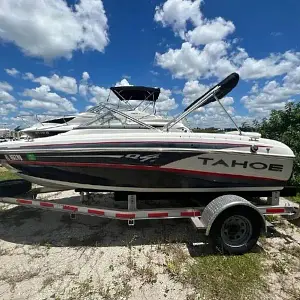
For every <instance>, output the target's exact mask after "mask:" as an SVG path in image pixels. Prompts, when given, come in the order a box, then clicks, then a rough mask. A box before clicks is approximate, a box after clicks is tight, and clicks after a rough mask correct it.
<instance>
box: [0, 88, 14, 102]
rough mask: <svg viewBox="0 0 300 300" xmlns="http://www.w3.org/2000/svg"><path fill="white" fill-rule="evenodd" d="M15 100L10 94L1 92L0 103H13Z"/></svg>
mask: <svg viewBox="0 0 300 300" xmlns="http://www.w3.org/2000/svg"><path fill="white" fill-rule="evenodd" d="M14 100H15V98H14V97H13V96H12V95H11V94H9V93H8V92H6V91H1V90H0V101H1V102H11V101H14Z"/></svg>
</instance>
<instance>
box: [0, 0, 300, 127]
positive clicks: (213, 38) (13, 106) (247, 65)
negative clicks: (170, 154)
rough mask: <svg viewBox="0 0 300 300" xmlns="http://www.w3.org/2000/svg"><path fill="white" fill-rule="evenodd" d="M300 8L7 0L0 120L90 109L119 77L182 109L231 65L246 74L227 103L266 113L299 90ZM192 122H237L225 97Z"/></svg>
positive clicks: (255, 115) (2, 21) (0, 25)
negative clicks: (153, 91)
mask: <svg viewBox="0 0 300 300" xmlns="http://www.w3.org/2000/svg"><path fill="white" fill-rule="evenodd" d="M299 10H300V2H299V1H294V0H286V1H284V3H283V2H282V1H281V0H273V1H272V5H270V2H269V1H258V0H253V1H240V0H230V1H217V0H206V1H203V0H166V1H156V0H143V1H141V0H130V1H117V0H102V1H101V0H78V1H74V0H72V1H71V0H68V1H64V0H40V1H28V0H3V1H0V41H1V43H0V57H1V59H0V127H1V124H3V123H6V124H7V126H10V127H13V126H16V125H22V126H25V124H24V123H23V121H22V119H21V118H20V116H24V115H27V116H28V115H68V114H75V113H79V112H82V111H85V110H86V109H88V108H89V107H91V106H93V105H96V104H97V103H99V102H101V101H105V100H106V99H107V96H108V92H109V87H111V86H115V85H144V86H152V87H159V88H161V94H160V97H159V99H158V102H157V111H158V113H161V114H168V115H177V114H179V113H180V112H181V111H182V110H183V109H184V108H185V107H186V106H187V105H188V104H190V103H191V102H192V101H193V100H195V99H196V98H197V97H199V96H200V95H201V94H202V93H204V92H205V91H207V90H208V89H209V88H210V87H211V86H212V85H214V84H216V83H217V82H218V81H220V80H222V79H223V78H225V77H226V76H227V75H229V74H230V73H232V72H237V73H238V74H239V75H240V82H239V84H238V86H237V87H236V88H235V89H234V90H233V91H232V92H231V93H230V94H229V95H227V96H226V97H225V98H224V99H223V100H222V102H223V104H224V105H225V107H226V108H227V110H228V112H229V113H230V114H231V116H232V117H233V118H234V120H235V121H236V122H237V123H238V124H239V125H241V124H242V123H243V122H248V123H251V122H252V121H253V120H255V119H256V120H261V119H262V118H264V117H268V116H269V114H270V111H271V110H272V109H283V108H284V106H285V104H286V103H287V102H289V101H295V102H297V101H299V99H300V97H299V93H300V49H299V41H300V40H299V38H297V37H298V34H299V30H300V19H299V17H298V12H299ZM23 119H24V117H23ZM27 119H28V117H27ZM31 121H32V120H31ZM189 123H190V125H191V126H192V127H211V126H214V127H219V128H223V127H226V126H230V121H229V120H228V118H226V116H225V115H224V113H223V112H222V110H221V109H220V108H219V107H218V106H217V103H211V104H209V105H208V106H206V107H204V108H201V109H200V110H198V111H196V112H194V113H193V115H192V116H191V117H190V118H189ZM2 127H3V126H2Z"/></svg>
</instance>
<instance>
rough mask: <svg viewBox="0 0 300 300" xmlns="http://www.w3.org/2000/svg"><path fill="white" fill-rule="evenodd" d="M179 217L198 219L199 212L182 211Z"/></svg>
mask: <svg viewBox="0 0 300 300" xmlns="http://www.w3.org/2000/svg"><path fill="white" fill-rule="evenodd" d="M180 216H181V217H199V216H200V211H183V212H181V213H180Z"/></svg>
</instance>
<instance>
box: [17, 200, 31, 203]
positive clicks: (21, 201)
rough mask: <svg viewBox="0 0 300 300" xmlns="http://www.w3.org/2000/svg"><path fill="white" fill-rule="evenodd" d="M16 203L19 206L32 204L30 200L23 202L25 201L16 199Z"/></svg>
mask: <svg viewBox="0 0 300 300" xmlns="http://www.w3.org/2000/svg"><path fill="white" fill-rule="evenodd" d="M17 202H18V203H20V204H32V201H31V200H25V199H18V200H17Z"/></svg>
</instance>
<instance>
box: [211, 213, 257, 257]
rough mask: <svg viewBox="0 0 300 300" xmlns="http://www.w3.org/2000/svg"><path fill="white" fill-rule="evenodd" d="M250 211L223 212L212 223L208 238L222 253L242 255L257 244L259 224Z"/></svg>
mask: <svg viewBox="0 0 300 300" xmlns="http://www.w3.org/2000/svg"><path fill="white" fill-rule="evenodd" d="M256 217H257V216H256V215H255V213H253V211H251V210H247V209H246V210H245V209H241V208H236V209H231V210H230V209H229V210H226V211H224V212H223V213H222V214H221V215H220V216H219V217H218V218H217V219H216V221H215V222H214V224H213V227H212V229H211V233H210V237H211V239H212V241H213V244H214V246H215V247H216V248H217V249H218V250H220V251H221V252H222V253H229V254H243V253H245V252H248V251H249V250H251V249H252V248H253V246H254V245H255V244H256V243H257V240H258V238H259V236H260V231H261V227H260V223H259V222H257V218H256Z"/></svg>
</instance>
